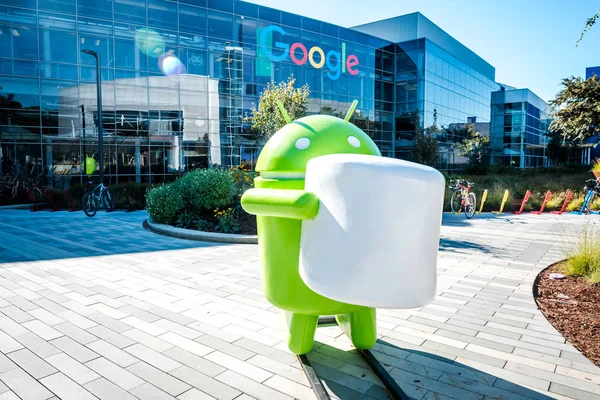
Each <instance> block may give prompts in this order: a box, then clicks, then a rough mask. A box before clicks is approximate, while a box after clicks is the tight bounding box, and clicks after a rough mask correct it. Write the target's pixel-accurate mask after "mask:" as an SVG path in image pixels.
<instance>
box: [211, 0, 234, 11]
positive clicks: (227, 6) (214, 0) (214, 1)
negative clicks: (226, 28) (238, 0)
mask: <svg viewBox="0 0 600 400" xmlns="http://www.w3.org/2000/svg"><path fill="white" fill-rule="evenodd" d="M208 8H210V9H213V10H220V11H227V12H228V13H232V12H233V0H208Z"/></svg>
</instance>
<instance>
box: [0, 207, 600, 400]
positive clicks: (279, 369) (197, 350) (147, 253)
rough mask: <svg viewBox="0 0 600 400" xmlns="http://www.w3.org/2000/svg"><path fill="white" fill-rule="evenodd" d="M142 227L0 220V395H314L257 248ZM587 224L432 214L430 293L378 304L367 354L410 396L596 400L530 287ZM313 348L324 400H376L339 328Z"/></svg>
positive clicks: (58, 219)
mask: <svg viewBox="0 0 600 400" xmlns="http://www.w3.org/2000/svg"><path fill="white" fill-rule="evenodd" d="M144 218H145V214H144V213H142V212H135V213H130V214H125V213H120V212H119V213H110V214H106V213H103V212H100V213H99V214H98V215H97V216H96V217H94V218H87V217H85V216H84V215H83V213H66V212H60V213H50V212H38V213H30V212H28V211H1V212H0V351H1V353H2V354H0V399H1V400H8V399H18V398H21V399H26V400H29V399H50V398H52V399H56V398H59V399H76V400H85V399H94V398H96V397H97V398H100V399H106V400H116V399H135V398H139V399H172V398H178V399H182V400H183V399H186V400H188V399H210V398H218V399H234V398H235V399H241V400H243V399H251V398H257V399H269V400H271V399H290V398H299V399H310V398H313V395H312V391H311V389H310V387H309V383H308V382H307V380H306V379H305V377H304V376H303V374H302V372H301V370H300V367H299V365H298V363H297V361H296V358H295V357H294V356H292V355H291V354H290V353H289V352H288V351H287V350H286V346H285V343H284V342H283V341H282V336H281V331H280V328H279V315H278V313H277V310H275V309H274V308H273V307H271V306H270V305H269V304H268V303H267V302H266V301H265V300H264V299H263V298H262V296H261V291H260V282H259V278H258V252H257V248H256V246H253V245H218V244H212V245H208V244H202V243H196V242H189V241H184V240H178V239H172V238H168V237H163V236H159V235H156V234H153V233H151V232H147V231H145V230H143V229H142V227H141V224H142V221H143V220H144ZM596 218H598V217H597V216H591V217H578V216H571V215H564V216H554V215H553V216H550V215H546V216H530V215H527V216H512V215H511V216H505V217H501V218H482V217H479V218H476V219H474V220H472V221H469V222H468V221H466V220H465V219H464V217H463V216H454V215H448V216H445V217H444V219H445V221H444V227H443V229H442V235H443V240H442V243H441V252H440V259H439V276H440V280H439V287H438V289H439V296H438V297H437V299H436V300H435V301H434V302H433V303H432V304H430V305H428V306H426V307H423V308H421V309H418V310H378V327H379V334H380V336H381V339H380V342H379V343H378V344H377V345H376V347H375V348H374V349H373V350H374V351H373V353H374V354H375V355H376V357H377V358H378V359H379V360H380V361H381V362H382V363H383V364H384V365H385V366H386V367H387V368H388V369H389V371H390V373H391V375H392V376H393V377H394V378H395V379H396V380H397V382H398V383H399V384H400V386H401V387H402V388H403V389H404V390H405V391H406V392H407V393H408V394H410V395H411V396H412V397H413V398H415V399H440V400H442V399H450V398H453V399H459V400H469V399H511V400H512V399H528V398H534V399H549V398H559V399H563V398H576V399H592V400H599V399H600V368H598V367H595V366H594V365H593V364H591V363H590V362H589V361H587V360H586V359H585V358H584V357H583V356H582V355H581V354H579V353H578V352H577V350H575V349H574V348H573V347H572V346H571V345H569V344H568V343H565V341H564V340H563V338H562V337H561V336H560V335H559V334H558V333H557V332H556V331H555V330H554V329H553V328H552V327H551V326H550V324H549V323H548V322H547V321H546V320H545V319H544V317H543V315H542V314H541V313H540V312H539V311H538V310H537V309H536V305H535V302H534V300H533V297H532V290H531V288H532V283H533V280H534V279H535V277H536V275H537V273H538V272H539V271H540V270H541V269H543V268H544V267H546V266H547V265H548V264H550V263H552V262H554V261H557V260H559V259H561V258H562V254H561V242H564V241H567V240H570V239H572V238H573V237H574V236H575V235H576V234H577V232H578V231H579V230H580V229H581V228H582V226H583V223H584V221H595V220H596ZM598 221H599V222H600V219H598ZM317 340H318V344H317V345H316V346H315V350H314V351H313V352H311V353H310V355H309V358H310V359H311V361H312V363H313V365H314V366H315V367H316V369H317V372H318V374H319V375H320V376H321V377H322V378H323V379H324V380H325V382H326V385H327V387H328V389H329V390H330V391H331V393H332V394H333V395H334V396H335V397H338V398H340V399H368V398H377V399H384V398H386V395H385V392H384V390H383V388H382V385H381V383H380V382H379V381H378V379H377V378H376V377H375V376H374V375H373V374H372V373H371V372H370V371H369V370H368V368H367V367H366V365H365V364H364V363H363V361H362V360H361V359H360V358H359V356H358V355H357V354H355V352H353V351H352V348H351V346H350V344H349V342H348V340H347V339H346V338H345V336H343V335H342V334H341V332H340V330H339V328H337V327H329V328H320V329H319V330H318V333H317Z"/></svg>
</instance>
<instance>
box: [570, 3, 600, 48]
mask: <svg viewBox="0 0 600 400" xmlns="http://www.w3.org/2000/svg"><path fill="white" fill-rule="evenodd" d="M598 18H600V11H598V12H597V13H596V15H594V16H593V17H592V18H588V20H587V22H586V23H585V27H584V28H583V31H582V32H581V36H579V40H578V41H577V43H576V44H575V45H576V46H579V42H581V41H582V40H583V37H584V36H585V33H586V32H587V31H589V30H590V29H591V28H592V26H594V24H595V23H596V20H597V19H598Z"/></svg>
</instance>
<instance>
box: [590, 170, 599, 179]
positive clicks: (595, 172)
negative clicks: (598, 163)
mask: <svg viewBox="0 0 600 400" xmlns="http://www.w3.org/2000/svg"><path fill="white" fill-rule="evenodd" d="M592 174H594V176H595V177H596V179H600V171H596V170H593V171H592Z"/></svg>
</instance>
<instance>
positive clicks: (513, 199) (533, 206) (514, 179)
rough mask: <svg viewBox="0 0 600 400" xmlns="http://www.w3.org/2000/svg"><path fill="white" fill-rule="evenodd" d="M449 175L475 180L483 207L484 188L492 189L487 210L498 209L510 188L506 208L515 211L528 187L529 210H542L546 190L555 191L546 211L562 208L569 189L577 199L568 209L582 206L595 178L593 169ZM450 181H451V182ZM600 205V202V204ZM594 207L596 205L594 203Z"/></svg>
mask: <svg viewBox="0 0 600 400" xmlns="http://www.w3.org/2000/svg"><path fill="white" fill-rule="evenodd" d="M447 178H448V179H455V178H461V179H467V180H469V181H470V182H474V183H475V186H474V187H473V188H472V191H474V192H475V195H476V196H477V209H478V210H479V201H480V200H481V196H482V194H483V191H484V189H488V196H487V200H486V202H485V205H484V207H483V211H498V210H499V209H500V204H501V203H502V198H503V196H504V191H505V190H506V189H508V191H509V197H508V200H507V201H506V204H505V206H504V210H505V211H515V210H518V209H519V208H520V206H521V202H522V200H523V197H524V196H525V192H526V191H527V190H531V196H530V198H529V202H528V203H527V205H526V206H525V211H531V210H539V209H540V207H541V205H542V201H543V199H544V196H545V195H546V191H548V190H550V191H552V197H551V198H550V200H549V201H548V203H547V204H546V208H545V211H553V210H560V208H561V207H562V204H563V202H564V200H565V198H566V196H567V191H568V190H572V191H573V200H572V201H571V202H570V203H569V206H568V208H567V211H573V210H580V209H581V206H582V204H583V198H584V197H585V193H584V192H583V186H584V184H585V181H586V179H590V178H593V176H592V175H591V174H590V173H589V172H579V171H576V172H574V173H567V172H564V171H563V172H561V173H548V172H544V171H539V170H538V171H531V172H527V171H526V172H517V173H515V174H513V175H508V174H494V175H472V176H468V175H460V176H448V177H447ZM447 183H448V184H449V183H450V182H449V181H448V182H447ZM450 194H451V193H450V191H449V190H448V189H446V202H445V207H444V209H445V210H449V209H450V203H449V200H450ZM597 206H598V207H599V208H600V204H598V205H597ZM592 208H594V207H592Z"/></svg>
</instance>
